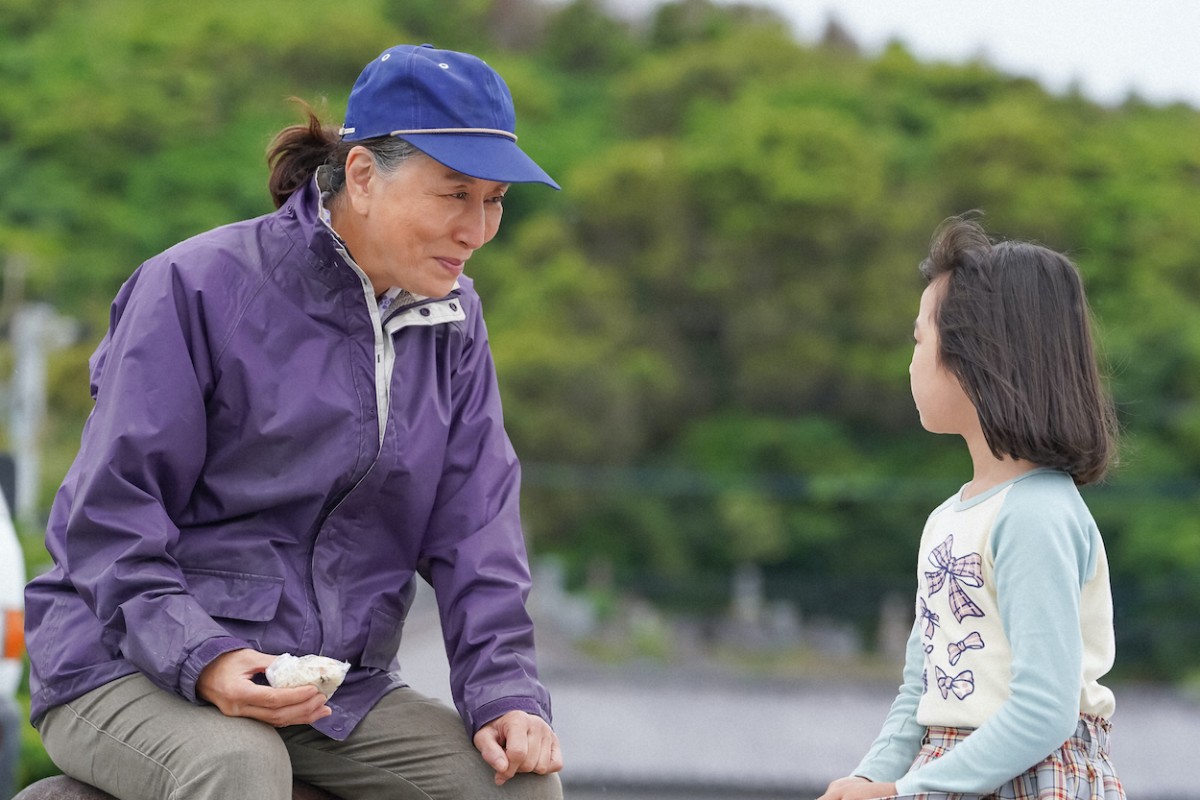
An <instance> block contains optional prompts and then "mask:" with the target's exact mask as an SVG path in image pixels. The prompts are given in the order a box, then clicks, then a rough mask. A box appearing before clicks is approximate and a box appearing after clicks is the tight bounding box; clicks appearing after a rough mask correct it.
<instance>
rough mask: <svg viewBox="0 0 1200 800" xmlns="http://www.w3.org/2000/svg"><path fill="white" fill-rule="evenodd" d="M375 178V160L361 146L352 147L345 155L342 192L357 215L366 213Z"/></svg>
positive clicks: (368, 151) (369, 152)
mask: <svg viewBox="0 0 1200 800" xmlns="http://www.w3.org/2000/svg"><path fill="white" fill-rule="evenodd" d="M374 177H375V158H374V157H373V156H372V155H371V151H370V150H368V149H367V148H365V147H362V146H356V147H354V148H353V149H352V150H351V151H350V152H349V153H348V154H347V155H346V184H345V189H344V191H345V192H346V199H347V200H349V201H350V207H351V208H353V209H354V210H355V211H356V212H358V213H359V214H363V215H365V214H366V213H367V207H368V205H367V202H368V200H369V199H370V196H371V189H372V188H373V187H372V182H373V179H374Z"/></svg>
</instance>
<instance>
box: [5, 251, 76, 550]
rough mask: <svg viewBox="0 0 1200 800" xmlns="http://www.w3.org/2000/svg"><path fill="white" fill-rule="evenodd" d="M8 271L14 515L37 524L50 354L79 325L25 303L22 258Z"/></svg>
mask: <svg viewBox="0 0 1200 800" xmlns="http://www.w3.org/2000/svg"><path fill="white" fill-rule="evenodd" d="M4 272H5V274H4V298H3V300H2V301H0V311H2V312H3V321H6V322H7V323H8V334H9V338H10V340H11V341H12V349H13V374H12V379H11V381H10V382H9V385H8V387H7V391H6V392H5V394H6V395H7V399H8V433H9V442H10V443H11V446H12V451H13V459H14V461H15V462H16V503H15V504H14V505H15V507H14V508H13V512H14V515H15V516H16V518H17V519H18V520H20V521H21V522H23V523H25V524H28V525H30V526H36V525H37V524H38V519H37V511H38V509H37V497H38V487H39V485H40V477H41V445H42V431H43V428H44V427H45V420H46V360H47V357H48V356H49V354H50V352H52V351H54V350H58V349H61V348H63V347H66V346H67V345H69V344H71V342H72V341H74V339H75V335H76V326H75V324H74V323H73V321H71V320H69V319H67V318H65V317H62V316H60V315H59V314H58V312H56V311H55V310H54V308H53V307H52V306H50V305H48V304H46V303H28V302H24V301H23V299H22V295H23V286H24V275H25V269H24V263H23V261H22V260H21V259H20V258H17V257H9V259H8V261H7V262H6V264H5V270H4Z"/></svg>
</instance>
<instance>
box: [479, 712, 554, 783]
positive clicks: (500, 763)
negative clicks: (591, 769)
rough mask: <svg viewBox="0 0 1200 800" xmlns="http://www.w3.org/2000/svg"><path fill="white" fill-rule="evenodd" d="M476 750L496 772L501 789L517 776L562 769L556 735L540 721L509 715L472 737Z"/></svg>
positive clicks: (522, 715)
mask: <svg viewBox="0 0 1200 800" xmlns="http://www.w3.org/2000/svg"><path fill="white" fill-rule="evenodd" d="M475 749H477V750H478V751H479V753H480V754H481V755H482V756H483V760H484V761H486V762H487V763H488V766H490V767H491V768H492V769H494V770H496V785H497V786H500V785H502V784H503V783H504V782H505V781H507V780H508V779H509V778H511V777H512V776H513V775H516V774H517V773H518V772H535V773H537V774H538V775H547V774H549V773H551V772H558V771H559V770H560V769H562V767H563V760H562V751H561V750H559V747H558V734H556V733H555V732H554V729H553V728H551V727H550V724H549V723H547V722H546V720H544V719H542V718H541V717H537V716H534V715H533V714H526V713H525V712H524V711H510V712H508V713H507V714H505V715H504V716H502V717H499V718H497V719H494V720H492V721H491V722H489V723H488V724H487V725H484V726H483V727H482V728H480V729H479V731H478V732H477V733H476V734H475Z"/></svg>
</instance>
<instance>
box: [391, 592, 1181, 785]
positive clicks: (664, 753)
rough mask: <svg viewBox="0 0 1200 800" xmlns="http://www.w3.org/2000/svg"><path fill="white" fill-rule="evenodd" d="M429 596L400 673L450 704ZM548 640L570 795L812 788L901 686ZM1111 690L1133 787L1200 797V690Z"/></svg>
mask: <svg viewBox="0 0 1200 800" xmlns="http://www.w3.org/2000/svg"><path fill="white" fill-rule="evenodd" d="M432 608H433V603H432V597H431V593H430V592H429V591H428V590H427V587H424V586H422V590H421V592H419V593H418V600H417V607H416V609H414V611H413V614H412V616H410V618H409V622H408V623H407V624H406V625H405V639H404V643H403V645H402V647H401V663H402V672H403V674H404V676H405V679H406V680H408V682H409V683H410V684H412V685H413V686H414V688H416V689H418V690H419V691H422V692H424V693H426V694H429V695H431V696H434V697H438V698H441V699H443V700H444V701H445V702H447V703H449V702H450V697H449V689H448V682H449V669H448V668H447V666H446V658H445V655H444V650H443V647H442V643H441V638H440V629H439V627H438V622H437V618H436V615H435V614H434V613H433V611H432ZM538 649H539V661H540V663H541V671H542V677H543V679H544V680H545V682H546V684H547V685H548V686H549V688H550V691H551V694H552V695H553V701H554V720H555V728H556V729H557V730H558V733H559V736H560V738H561V740H562V743H563V751H564V754H565V758H566V761H567V770H566V771H565V772H564V773H563V783H564V786H565V787H566V788H567V794H568V796H569V797H570V798H572V799H573V800H591V798H602V797H603V798H612V800H617V799H618V798H620V800H640V799H641V798H661V799H662V800H667V798H676V797H679V798H682V797H689V798H693V800H700V799H701V798H718V797H719V798H724V800H734V799H735V798H760V800H766V799H768V798H770V799H773V798H776V797H778V798H782V797H793V798H804V797H806V796H813V797H815V796H816V794H819V793H820V792H819V791H817V790H819V789H823V788H824V786H825V785H826V784H827V783H828V782H829V781H830V780H832V779H834V778H837V777H840V776H842V775H845V774H846V773H847V772H848V771H849V770H850V769H852V768H853V767H854V766H855V765H856V764H857V763H858V760H859V758H860V757H861V756H862V754H863V753H864V752H865V750H866V748H867V746H868V745H869V744H870V743H871V741H872V740H873V739H874V738H875V735H876V734H877V733H878V730H879V726H880V724H881V723H882V721H883V718H884V716H885V715H886V714H887V710H888V707H889V706H890V704H891V702H892V699H893V697H894V693H895V688H896V687H895V686H894V685H863V684H860V683H851V682H844V683H843V682H831V681H804V680H797V681H787V682H782V681H772V682H768V683H763V682H755V681H752V680H749V679H744V678H739V677H736V676H734V677H730V676H728V675H723V676H722V675H715V674H713V672H712V671H711V670H705V669H702V668H696V669H688V668H683V669H680V668H677V667H663V666H661V665H644V664H643V665H634V666H622V667H601V666H597V665H595V664H592V663H589V662H588V661H587V660H585V659H583V658H582V657H581V656H580V655H579V654H578V653H576V652H575V651H574V650H573V649H572V648H571V647H570V644H569V642H568V641H567V640H566V637H565V636H562V635H557V634H556V631H555V627H554V625H553V624H541V621H539V628H538ZM897 680H899V666H897ZM1114 691H1115V692H1116V694H1117V713H1116V714H1115V716H1114V719H1113V726H1114V731H1113V761H1114V763H1115V765H1116V767H1117V772H1118V774H1120V775H1121V778H1122V780H1123V782H1124V784H1125V788H1126V791H1127V792H1128V794H1129V797H1130V798H1132V799H1133V800H1195V798H1197V797H1200V788H1197V785H1196V778H1195V774H1194V773H1193V772H1192V769H1191V768H1192V766H1193V761H1194V760H1195V758H1196V756H1197V753H1198V752H1200V749H1198V748H1200V703H1198V702H1196V701H1195V700H1189V699H1187V698H1184V697H1182V696H1180V695H1179V694H1176V693H1172V692H1168V691H1165V690H1162V689H1156V688H1150V687H1128V686H1117V687H1115V688H1114Z"/></svg>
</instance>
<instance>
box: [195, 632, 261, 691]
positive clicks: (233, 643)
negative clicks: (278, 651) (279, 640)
mask: <svg viewBox="0 0 1200 800" xmlns="http://www.w3.org/2000/svg"><path fill="white" fill-rule="evenodd" d="M249 647H251V645H250V643H249V642H246V641H243V640H241V639H235V638H234V637H232V636H216V637H214V638H212V639H208V640H206V641H204V642H203V643H202V644H201V645H200V646H199V647H197V648H195V649H194V650H192V652H190V653H188V656H187V658H186V659H184V662H183V666H182V667H181V668H180V670H179V693H180V694H181V695H183V698H184V699H185V700H187V701H188V702H191V703H195V704H197V705H200V704H202V703H205V702H206V701H205V700H202V699H200V698H199V697H197V696H196V681H198V680H199V679H200V673H201V672H203V671H204V668H205V667H207V666H208V665H209V664H211V663H212V662H213V661H215V660H216V659H217V656H222V655H225V654H226V653H231V652H233V651H234V650H245V649H247V648H249Z"/></svg>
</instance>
